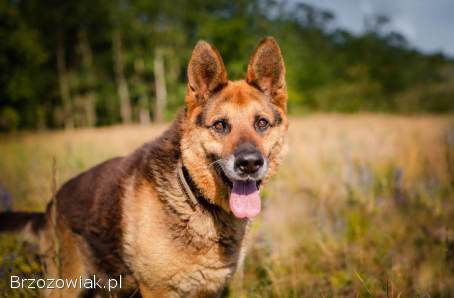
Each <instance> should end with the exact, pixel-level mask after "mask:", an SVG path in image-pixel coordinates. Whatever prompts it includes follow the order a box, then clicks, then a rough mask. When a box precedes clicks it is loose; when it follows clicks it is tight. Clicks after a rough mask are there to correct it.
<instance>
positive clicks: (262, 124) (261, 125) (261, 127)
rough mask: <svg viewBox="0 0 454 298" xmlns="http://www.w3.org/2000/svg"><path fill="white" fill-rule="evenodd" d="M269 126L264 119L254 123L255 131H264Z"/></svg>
mask: <svg viewBox="0 0 454 298" xmlns="http://www.w3.org/2000/svg"><path fill="white" fill-rule="evenodd" d="M269 126H270V123H269V122H268V120H266V119H265V118H260V119H258V120H257V121H256V122H255V129H257V130H258V131H265V130H267V129H268V127H269Z"/></svg>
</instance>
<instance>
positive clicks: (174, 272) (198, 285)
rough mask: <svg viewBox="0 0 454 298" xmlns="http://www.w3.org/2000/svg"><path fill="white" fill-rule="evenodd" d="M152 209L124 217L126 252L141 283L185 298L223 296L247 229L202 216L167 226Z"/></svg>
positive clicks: (159, 211)
mask: <svg viewBox="0 0 454 298" xmlns="http://www.w3.org/2000/svg"><path fill="white" fill-rule="evenodd" d="M148 204H151V205H154V204H159V202H156V201H154V202H153V201H148ZM148 207H152V208H144V207H143V206H142V208H134V210H135V211H134V212H135V213H136V216H134V218H128V215H127V214H128V213H126V214H125V215H126V218H125V223H126V226H125V231H124V241H123V242H124V252H125V255H126V259H127V262H128V264H129V266H130V267H131V269H132V272H134V275H135V276H136V279H137V280H138V281H139V283H143V284H146V286H147V288H149V289H150V290H153V291H156V292H162V291H171V292H172V293H173V294H174V295H175V296H184V297H190V296H192V295H203V294H205V295H208V294H215V293H217V292H218V291H220V290H222V288H223V287H224V285H225V284H226V283H227V282H228V280H229V279H230V278H231V277H232V275H233V273H234V272H235V270H236V267H237V264H238V260H239V259H240V255H241V251H242V245H243V244H242V239H243V234H244V229H245V224H244V223H238V222H236V223H234V224H232V225H230V226H229V225H225V223H224V222H222V223H221V222H219V221H218V219H215V218H213V217H211V216H206V214H204V213H194V214H193V215H192V216H190V217H189V218H187V219H186V220H184V221H172V220H170V221H169V217H168V214H165V212H163V210H162V209H160V208H157V207H158V206H148Z"/></svg>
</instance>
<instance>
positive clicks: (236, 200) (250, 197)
mask: <svg viewBox="0 0 454 298" xmlns="http://www.w3.org/2000/svg"><path fill="white" fill-rule="evenodd" d="M216 170H217V173H218V174H219V176H220V177H221V179H222V181H223V182H224V184H225V185H227V186H228V188H229V189H230V196H229V206H230V210H231V211H232V213H233V215H235V216H236V217H238V218H253V217H255V216H257V215H258V214H259V213H260V210H261V201H260V195H259V189H260V184H261V182H262V181H261V180H231V179H229V177H227V175H226V174H225V172H224V171H223V169H222V167H217V169H216Z"/></svg>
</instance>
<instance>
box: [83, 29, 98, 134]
mask: <svg viewBox="0 0 454 298" xmlns="http://www.w3.org/2000/svg"><path fill="white" fill-rule="evenodd" d="M79 50H80V55H81V58H82V59H81V60H82V74H81V75H82V76H83V78H82V80H83V82H84V85H85V86H83V92H84V93H85V94H84V95H83V96H82V100H83V103H82V105H83V110H84V114H85V115H84V117H85V121H84V122H85V125H87V126H95V125H96V94H95V91H94V88H95V86H96V77H95V73H94V69H93V53H92V51H91V47H90V43H89V41H88V37H87V31H86V30H84V29H82V30H79Z"/></svg>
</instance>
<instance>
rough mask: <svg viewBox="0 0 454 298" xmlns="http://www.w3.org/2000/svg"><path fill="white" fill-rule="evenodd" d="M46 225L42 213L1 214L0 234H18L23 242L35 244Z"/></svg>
mask: <svg viewBox="0 0 454 298" xmlns="http://www.w3.org/2000/svg"><path fill="white" fill-rule="evenodd" d="M45 225H46V216H45V213H44V212H10V211H8V212H1V213H0V233H14V234H20V235H21V236H23V237H24V239H25V240H27V241H30V242H37V240H38V237H39V234H40V232H41V231H42V230H43V229H44V227H45Z"/></svg>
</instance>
